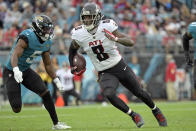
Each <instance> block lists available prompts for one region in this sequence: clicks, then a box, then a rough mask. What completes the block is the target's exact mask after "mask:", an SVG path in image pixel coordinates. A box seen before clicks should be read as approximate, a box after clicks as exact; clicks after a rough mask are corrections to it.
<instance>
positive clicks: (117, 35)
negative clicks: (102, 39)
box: [104, 29, 135, 46]
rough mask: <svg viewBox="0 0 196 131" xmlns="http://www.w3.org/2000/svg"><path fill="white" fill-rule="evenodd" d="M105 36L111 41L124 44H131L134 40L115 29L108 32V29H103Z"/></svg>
mask: <svg viewBox="0 0 196 131" xmlns="http://www.w3.org/2000/svg"><path fill="white" fill-rule="evenodd" d="M104 32H105V36H106V37H107V38H108V39H110V40H113V41H116V42H118V43H120V44H122V45H124V46H133V45H134V44H135V42H134V41H133V40H132V39H131V38H130V37H129V36H127V35H125V34H123V33H121V32H119V31H118V30H115V31H114V32H112V33H111V32H109V31H108V30H106V29H104Z"/></svg>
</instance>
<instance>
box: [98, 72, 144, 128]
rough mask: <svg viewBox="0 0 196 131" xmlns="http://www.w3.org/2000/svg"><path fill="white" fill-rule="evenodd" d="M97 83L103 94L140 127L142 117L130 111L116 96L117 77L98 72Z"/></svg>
mask: <svg viewBox="0 0 196 131" xmlns="http://www.w3.org/2000/svg"><path fill="white" fill-rule="evenodd" d="M99 83H100V87H101V88H102V93H103V95H104V96H105V97H106V98H107V99H108V100H109V101H110V103H111V104H112V105H113V106H115V107H116V108H118V109H119V110H121V111H122V112H124V113H127V114H128V115H129V116H131V117H132V119H133V121H134V122H135V123H136V125H137V127H139V128H140V127H141V126H142V125H143V124H144V122H143V120H142V117H141V116H140V115H139V114H138V113H136V112H134V111H132V110H131V109H130V108H129V107H128V106H127V105H126V104H125V103H124V102H123V101H122V100H121V99H120V98H118V97H117V96H116V89H117V87H118V85H119V81H118V79H117V78H116V77H115V76H114V75H111V74H109V73H100V74H99Z"/></svg>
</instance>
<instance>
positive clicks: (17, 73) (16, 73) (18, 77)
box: [13, 66, 23, 83]
mask: <svg viewBox="0 0 196 131" xmlns="http://www.w3.org/2000/svg"><path fill="white" fill-rule="evenodd" d="M13 72H14V79H15V80H16V82H18V83H21V82H22V81H23V78H22V72H21V71H20V70H19V68H18V66H16V67H14V68H13Z"/></svg>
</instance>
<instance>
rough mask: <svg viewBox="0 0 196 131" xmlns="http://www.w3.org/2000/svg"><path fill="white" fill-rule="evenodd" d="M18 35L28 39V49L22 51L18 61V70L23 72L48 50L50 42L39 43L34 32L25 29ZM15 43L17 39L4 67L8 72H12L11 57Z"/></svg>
mask: <svg viewBox="0 0 196 131" xmlns="http://www.w3.org/2000/svg"><path fill="white" fill-rule="evenodd" d="M19 35H25V36H26V37H27V39H28V47H27V48H25V49H24V52H23V54H22V55H21V57H19V59H18V67H19V69H20V70H21V71H25V70H26V69H28V68H29V67H30V66H31V64H32V63H33V59H34V58H36V57H37V56H40V55H41V54H42V53H43V52H45V51H48V50H50V47H51V45H52V40H47V41H45V42H44V43H40V41H39V39H38V38H37V36H36V34H35V32H34V31H33V30H32V29H26V30H24V31H22V32H21V33H20V34H19ZM17 41H18V38H17V39H16V41H15V42H14V44H13V46H12V50H11V51H10V54H9V57H8V60H7V62H6V65H5V66H6V67H7V68H8V69H9V70H12V66H11V56H12V53H13V51H14V49H15V47H16V44H17Z"/></svg>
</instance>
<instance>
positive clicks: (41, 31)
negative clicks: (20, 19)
mask: <svg viewBox="0 0 196 131" xmlns="http://www.w3.org/2000/svg"><path fill="white" fill-rule="evenodd" d="M32 29H33V30H34V31H35V33H36V34H37V35H38V36H39V37H40V38H41V39H42V40H43V41H46V40H49V39H52V38H53V37H54V25H53V23H52V20H51V19H50V17H48V16H46V15H38V16H34V17H33V20H32Z"/></svg>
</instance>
